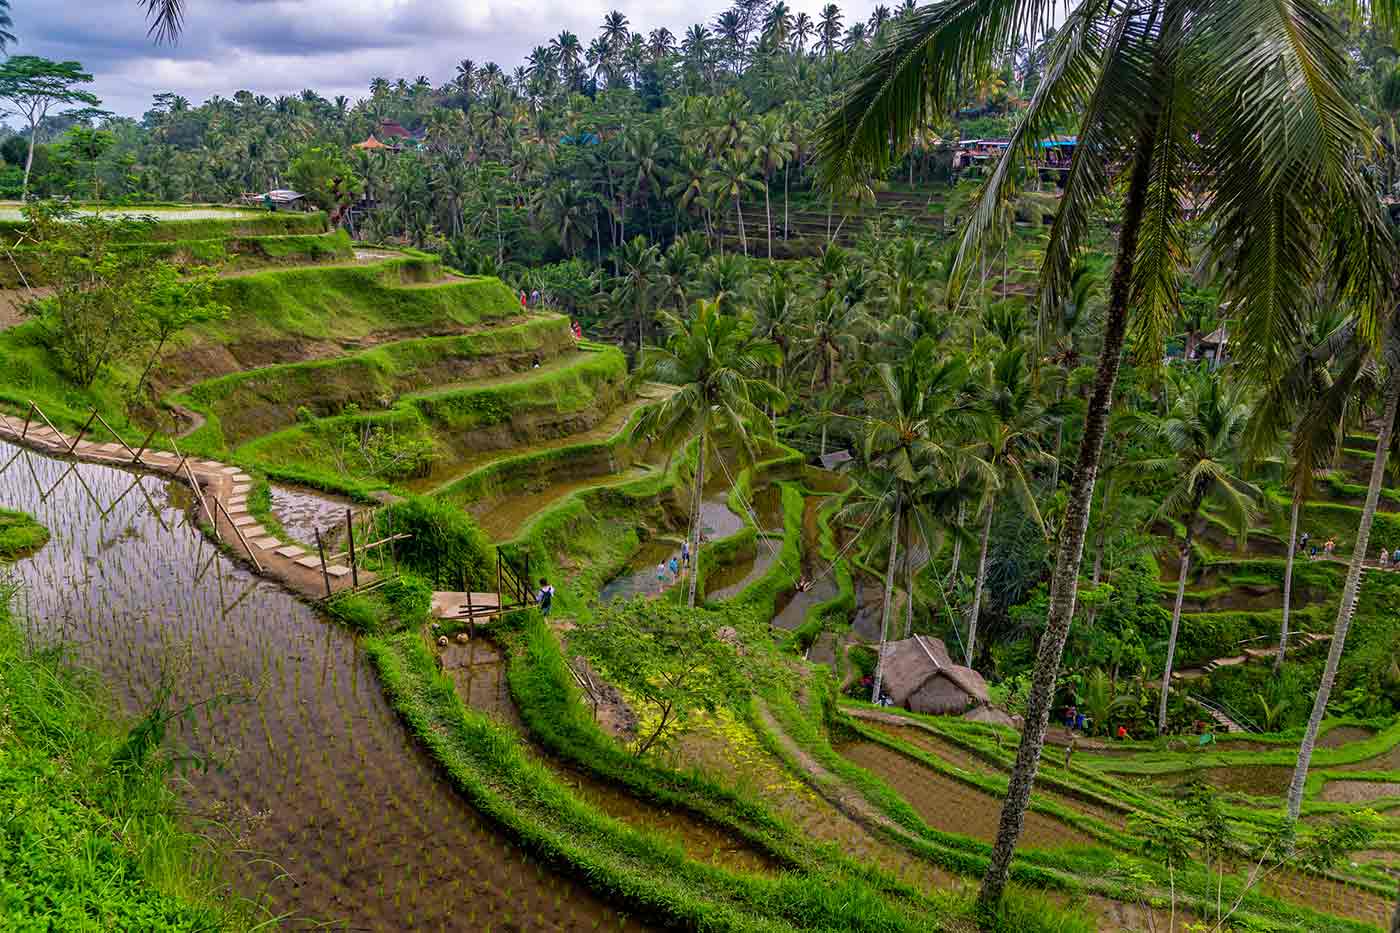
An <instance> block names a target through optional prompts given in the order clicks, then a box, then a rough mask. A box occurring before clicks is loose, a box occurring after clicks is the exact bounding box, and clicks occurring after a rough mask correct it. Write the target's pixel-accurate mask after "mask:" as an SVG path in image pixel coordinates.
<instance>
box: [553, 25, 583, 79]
mask: <svg viewBox="0 0 1400 933" xmlns="http://www.w3.org/2000/svg"><path fill="white" fill-rule="evenodd" d="M549 47H550V49H551V50H552V51H553V52H554V54H555V56H556V57H557V58H558V59H559V67H560V68H561V69H563V72H564V80H565V82H566V83H567V84H568V85H569V90H571V91H576V90H578V89H579V87H580V84H581V78H582V71H581V70H580V68H579V65H580V63H581V62H582V61H583V45H582V44H581V43H580V42H579V41H578V36H576V35H574V34H573V33H572V32H569V30H567V29H565V30H564V31H563V32H561V33H559V35H557V36H555V37H554V38H553V39H550V40H549Z"/></svg>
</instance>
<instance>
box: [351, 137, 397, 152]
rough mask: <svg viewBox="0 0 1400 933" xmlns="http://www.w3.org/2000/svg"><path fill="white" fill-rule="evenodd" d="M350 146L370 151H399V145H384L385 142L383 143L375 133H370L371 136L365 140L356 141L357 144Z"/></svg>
mask: <svg viewBox="0 0 1400 933" xmlns="http://www.w3.org/2000/svg"><path fill="white" fill-rule="evenodd" d="M350 148H351V149H364V150H368V151H370V152H381V151H397V149H398V147H396V146H386V145H384V144H383V143H381V142H380V141H379V140H378V139H376V138H375V136H374V134H373V133H370V134H369V138H368V139H366V140H365V141H364V142H358V143H355V144H354V145H352V146H351V147H350Z"/></svg>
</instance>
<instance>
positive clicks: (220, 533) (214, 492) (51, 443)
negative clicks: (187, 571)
mask: <svg viewBox="0 0 1400 933" xmlns="http://www.w3.org/2000/svg"><path fill="white" fill-rule="evenodd" d="M0 440H7V441H10V442H11V443H14V444H18V445H20V446H22V447H27V448H30V449H32V450H35V451H38V452H40V453H43V454H46V455H49V456H56V457H60V458H64V459H70V460H78V461H81V462H84V463H100V464H104V465H106V466H118V467H125V468H127V469H141V470H146V471H149V472H152V473H161V474H165V475H167V476H170V477H172V478H174V479H178V480H180V481H182V482H184V483H185V484H187V485H189V486H190V487H191V488H192V489H193V490H194V491H195V499H196V504H195V509H196V511H197V512H198V514H199V518H200V520H201V522H203V523H205V524H208V525H210V526H211V527H213V528H214V529H215V532H216V535H217V537H218V539H219V540H220V541H221V542H223V543H224V544H226V545H228V547H229V549H230V551H232V552H233V554H234V555H236V556H237V557H238V558H240V559H243V560H246V561H247V562H248V563H250V564H252V565H253V567H254V568H256V570H257V571H258V573H259V574H260V575H262V576H264V577H269V578H271V579H273V580H277V581H278V582H280V583H282V584H284V585H285V586H287V587H289V588H290V589H292V590H295V591H297V592H299V593H302V594H303V595H306V596H312V597H324V596H325V595H326V591H327V589H328V588H329V589H330V590H331V592H338V591H340V590H344V589H348V588H350V587H351V585H352V584H351V572H350V568H349V567H346V566H344V565H343V564H339V563H332V564H329V565H328V566H326V567H325V569H324V572H323V571H322V567H321V559H320V557H319V556H317V555H315V554H310V553H308V552H307V551H306V549H305V548H303V547H301V546H300V545H298V544H293V543H291V542H288V541H283V540H281V539H280V538H277V537H276V536H274V535H272V534H271V533H269V532H268V530H267V529H266V528H264V527H263V526H262V525H260V524H259V523H258V520H257V519H256V518H254V517H253V516H252V515H250V514H249V513H248V493H249V492H250V491H251V490H252V482H253V478H252V477H251V476H249V475H248V474H246V473H244V472H243V471H242V470H241V469H240V468H238V467H236V466H229V465H228V464H225V463H220V462H219V461H217V460H195V459H193V458H182V457H179V456H177V455H176V454H173V453H167V452H164V451H157V450H132V449H131V447H129V446H128V445H126V444H124V443H122V442H115V443H97V442H94V441H86V440H82V441H77V443H76V444H75V443H74V437H73V436H72V435H68V434H64V433H63V432H61V431H58V430H56V429H54V428H53V427H50V426H49V425H48V424H47V423H46V419H42V417H41V418H39V419H33V420H30V421H29V423H28V426H27V427H26V423H25V419H24V418H17V417H15V416H13V415H5V414H0ZM359 576H360V583H361V584H362V585H363V584H365V583H367V582H371V581H372V580H373V579H374V575H373V574H372V573H369V572H367V571H361V572H360V574H359Z"/></svg>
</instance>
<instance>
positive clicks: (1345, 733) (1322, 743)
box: [1317, 726, 1376, 748]
mask: <svg viewBox="0 0 1400 933" xmlns="http://www.w3.org/2000/svg"><path fill="white" fill-rule="evenodd" d="M1375 734H1376V733H1375V731H1374V730H1372V729H1367V728H1365V727H1364V726H1335V727H1333V728H1331V729H1328V730H1327V731H1326V732H1324V733H1323V734H1322V738H1320V739H1318V740H1317V747H1318V748H1341V747H1342V746H1343V745H1350V744H1351V743H1352V742H1364V741H1366V740H1367V739H1369V738H1370V737H1371V736H1373V735H1375Z"/></svg>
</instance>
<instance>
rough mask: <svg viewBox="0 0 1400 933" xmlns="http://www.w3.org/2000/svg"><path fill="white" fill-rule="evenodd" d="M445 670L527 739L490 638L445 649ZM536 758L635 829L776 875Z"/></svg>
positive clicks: (620, 794) (541, 755)
mask: <svg viewBox="0 0 1400 933" xmlns="http://www.w3.org/2000/svg"><path fill="white" fill-rule="evenodd" d="M439 650H440V653H441V656H442V667H443V670H444V671H446V672H447V673H448V674H449V675H450V676H451V677H452V680H453V682H454V683H455V684H456V685H457V695H458V696H460V697H461V698H462V702H464V703H466V704H467V705H469V706H471V707H472V708H474V709H477V710H480V711H482V712H486V713H489V714H490V715H492V716H495V717H496V718H497V719H499V720H501V721H502V722H504V723H507V724H508V725H510V726H512V727H514V728H515V729H516V730H517V731H519V732H520V733H521V735H522V736H523V735H524V734H525V726H524V723H523V721H522V720H521V718H520V712H519V710H517V709H516V707H515V701H514V700H512V699H511V696H510V688H509V686H508V684H507V682H506V676H505V675H506V663H507V661H506V658H505V657H504V655H503V654H502V653H501V651H500V649H499V648H497V647H496V646H495V645H494V644H492V643H491V642H489V641H488V640H486V639H485V638H476V639H472V640H470V641H468V642H467V643H465V644H463V643H461V642H458V641H454V642H451V643H449V644H448V645H447V646H446V647H444V648H441V649H439ZM529 750H530V752H531V753H532V755H533V757H535V758H536V759H537V760H539V761H541V762H543V763H544V764H545V765H547V766H548V767H549V769H550V770H551V771H553V772H554V774H555V776H556V777H557V778H559V780H560V781H561V782H562V783H564V784H566V785H568V786H569V787H571V788H573V790H574V792H575V793H577V794H578V795H579V796H580V797H582V798H583V799H584V800H587V801H588V802H589V803H591V804H593V805H594V806H595V807H597V808H598V809H599V810H602V811H603V812H604V813H606V814H608V815H609V816H611V817H613V818H614V819H617V820H621V821H622V822H624V823H627V824H628V825H629V826H634V827H636V828H638V829H644V830H647V831H650V832H656V833H660V834H662V835H664V836H666V837H668V838H669V839H670V840H671V841H673V842H675V843H677V844H679V845H680V846H681V848H683V849H684V850H685V852H686V855H688V856H690V857H691V858H693V859H698V860H700V861H704V862H709V863H710V864H713V865H718V866H719V867H721V868H728V869H731V870H734V871H745V872H771V871H774V870H776V869H777V866H776V865H775V863H773V862H772V860H770V859H769V858H767V857H766V856H764V855H763V854H761V853H759V852H757V851H755V850H753V849H752V848H750V847H749V846H748V845H746V844H745V843H743V842H741V841H740V840H736V839H735V838H733V837H732V836H730V835H729V834H728V833H726V832H725V831H724V830H721V829H719V828H717V827H714V826H711V825H710V824H708V823H706V822H704V821H703V820H700V819H698V818H696V817H694V816H692V815H691V814H689V813H687V812H684V811H677V810H671V809H669V808H666V807H663V806H661V805H659V804H653V803H648V802H645V801H642V800H640V799H638V798H636V797H634V796H632V795H631V794H629V793H627V792H626V791H624V790H622V789H621V788H618V787H614V786H612V785H610V784H607V783H605V782H603V781H599V780H598V779H596V778H594V777H593V776H592V775H590V774H587V773H585V772H584V771H582V770H580V769H577V768H574V767H571V766H568V765H565V764H563V763H561V762H559V761H557V760H555V759H554V758H553V757H552V756H550V755H548V754H546V753H545V752H544V751H543V750H542V749H540V748H538V747H537V746H535V745H534V744H533V743H531V744H530V746H529Z"/></svg>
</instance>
